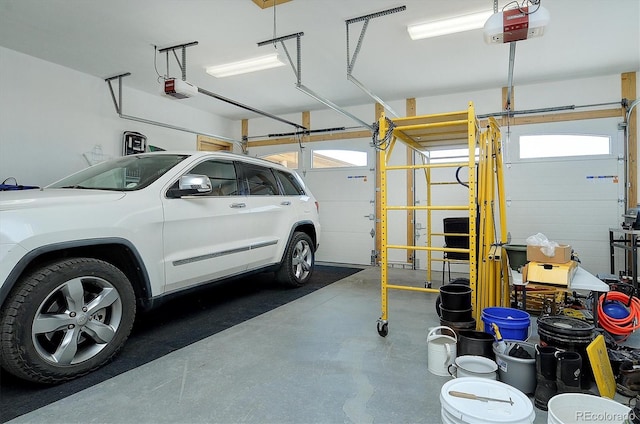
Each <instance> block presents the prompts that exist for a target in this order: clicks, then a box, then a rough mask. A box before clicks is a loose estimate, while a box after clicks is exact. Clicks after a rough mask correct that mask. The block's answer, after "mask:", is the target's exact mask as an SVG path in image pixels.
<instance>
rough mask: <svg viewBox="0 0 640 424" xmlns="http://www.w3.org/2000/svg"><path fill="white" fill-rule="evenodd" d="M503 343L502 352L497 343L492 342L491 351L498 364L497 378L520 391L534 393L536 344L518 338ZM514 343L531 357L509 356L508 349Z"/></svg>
mask: <svg viewBox="0 0 640 424" xmlns="http://www.w3.org/2000/svg"><path fill="white" fill-rule="evenodd" d="M505 343H506V345H507V349H506V351H505V352H504V353H501V352H500V351H499V350H498V345H497V343H494V344H493V353H494V354H495V355H496V363H497V364H498V378H499V379H500V381H502V382H503V383H507V384H508V385H510V386H512V387H515V388H516V389H518V390H520V391H521V392H522V393H527V394H530V393H534V392H535V391H536V346H535V345H534V344H531V343H527V342H523V341H520V340H505ZM516 343H517V344H519V345H520V346H522V348H523V349H524V350H526V351H527V353H528V354H529V355H531V359H528V358H516V357H513V356H509V354H508V353H509V351H510V350H511V348H512V347H513V346H514V345H515V344H516Z"/></svg>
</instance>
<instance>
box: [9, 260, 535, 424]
mask: <svg viewBox="0 0 640 424" xmlns="http://www.w3.org/2000/svg"><path fill="white" fill-rule="evenodd" d="M389 275H390V280H389V283H390V284H400V285H416V286H420V287H421V286H423V284H424V280H425V276H424V273H423V272H417V271H411V270H403V269H390V270H389ZM436 296H437V295H436V294H426V293H420V292H410V291H400V290H392V291H390V294H389V303H388V305H389V335H388V336H387V337H386V338H383V337H380V336H379V335H378V332H377V330H376V321H377V319H378V318H379V317H380V314H381V309H380V308H381V306H380V268H375V267H371V268H366V269H365V270H363V271H361V272H359V273H357V274H354V275H352V276H350V277H347V278H345V279H343V280H341V281H339V282H336V283H334V284H331V285H329V286H327V287H325V288H323V289H321V290H318V291H316V292H314V293H312V294H310V295H308V296H305V297H303V298H300V299H298V300H296V301H293V302H291V303H289V304H286V305H284V306H282V307H279V308H277V309H274V310H271V311H269V312H267V313H265V314H263V315H261V316H258V317H256V318H253V319H251V320H249V321H246V322H244V323H242V324H239V325H236V326H234V327H231V328H229V329H227V330H225V331H222V332H220V333H218V334H215V335H213V336H211V337H209V338H207V339H204V340H202V341H200V342H197V343H195V344H193V345H190V346H188V347H186V348H183V349H181V350H178V351H176V352H173V353H171V354H169V355H166V356H164V357H162V358H160V359H157V360H155V361H153V362H150V363H148V364H146V365H144V366H141V367H139V368H137V369H134V370H131V371H129V372H126V373H124V374H121V375H119V376H117V377H114V378H111V379H110V380H107V381H104V382H103V383H100V384H98V385H96V386H93V387H91V388H88V389H86V390H84V391H81V392H79V393H76V394H74V395H72V396H70V397H67V398H65V399H62V400H60V401H58V402H55V403H53V404H50V405H48V406H46V407H44V408H41V409H39V410H36V411H33V412H31V413H28V414H26V415H23V416H21V417H18V418H16V419H14V420H13V421H10V422H11V423H45V422H46V423H94V422H95V423H261V424H262V423H429V424H431V423H439V422H441V404H440V400H439V396H440V391H441V388H442V385H443V384H444V383H446V382H447V381H450V380H451V379H450V378H448V377H439V376H435V375H433V374H431V373H429V371H428V370H427V366H428V363H427V343H426V335H427V333H428V329H429V328H430V327H434V326H437V325H439V318H438V316H437V314H436V312H435V308H434V304H435V299H436ZM534 411H535V414H536V418H535V421H534V422H535V423H537V424H539V423H546V422H547V413H546V412H543V411H540V410H538V409H535V408H534Z"/></svg>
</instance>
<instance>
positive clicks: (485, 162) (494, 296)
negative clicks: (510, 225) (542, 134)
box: [374, 102, 509, 337]
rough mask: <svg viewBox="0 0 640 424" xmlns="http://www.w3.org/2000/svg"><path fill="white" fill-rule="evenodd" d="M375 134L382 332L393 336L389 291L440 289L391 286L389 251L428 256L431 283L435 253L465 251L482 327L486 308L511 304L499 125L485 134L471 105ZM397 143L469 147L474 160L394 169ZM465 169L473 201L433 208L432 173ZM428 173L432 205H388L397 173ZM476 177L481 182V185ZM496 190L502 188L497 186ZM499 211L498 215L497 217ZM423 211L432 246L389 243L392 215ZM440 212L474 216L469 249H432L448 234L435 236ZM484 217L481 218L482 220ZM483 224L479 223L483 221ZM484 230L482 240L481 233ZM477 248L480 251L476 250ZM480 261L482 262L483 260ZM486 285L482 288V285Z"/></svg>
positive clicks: (395, 123) (386, 122) (383, 127)
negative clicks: (434, 215)
mask: <svg viewBox="0 0 640 424" xmlns="http://www.w3.org/2000/svg"><path fill="white" fill-rule="evenodd" d="M376 130H377V135H374V140H376V145H377V148H378V154H379V164H380V204H381V207H380V213H381V216H380V234H379V237H380V245H381V251H380V266H381V307H382V315H381V316H380V318H379V319H378V323H377V328H378V333H379V334H380V335H381V336H382V337H385V336H386V335H387V334H388V331H389V329H388V291H389V289H397V290H409V291H417V292H427V293H439V290H438V289H433V288H430V287H427V285H426V284H425V287H424V288H422V287H414V286H404V285H394V284H389V282H388V267H389V263H388V256H389V255H388V253H389V250H390V249H405V250H407V251H409V250H413V251H426V252H427V263H428V269H427V273H428V277H427V280H428V281H431V263H432V262H433V261H436V259H433V258H432V252H460V253H467V254H468V255H469V261H468V262H469V285H470V287H471V290H472V307H473V310H474V314H475V317H476V322H477V323H480V319H479V318H480V312H481V310H482V309H483V308H485V307H487V306H498V305H506V304H507V302H508V301H509V292H508V288H509V285H508V284H509V283H508V278H505V279H503V278H502V275H508V274H506V272H507V271H508V269H507V265H506V258H503V255H501V252H500V246H501V244H502V240H506V215H505V206H504V179H503V176H502V153H501V144H500V143H501V140H500V137H501V136H500V129H499V126H498V125H497V123H496V121H495V120H494V119H492V118H489V124H488V125H487V130H486V131H484V132H481V131H480V125H479V121H478V119H477V118H476V115H475V109H474V106H473V102H469V105H468V108H467V110H464V111H459V112H449V113H439V114H433V115H422V116H412V117H405V118H396V119H389V118H386V117H385V116H384V113H383V114H382V115H381V116H380V119H379V121H378V125H377V129H376ZM397 140H400V141H401V142H403V143H404V144H406V145H407V146H408V147H410V148H411V149H414V150H416V151H419V152H424V151H426V150H429V149H430V148H433V147H436V146H443V145H460V144H462V143H465V142H466V144H467V146H468V149H469V157H468V160H467V161H466V162H458V163H438V164H432V163H423V164H418V165H400V166H397V165H394V166H391V165H389V160H390V157H391V155H392V153H393V149H394V146H395V145H396V142H397ZM476 147H479V151H480V158H479V160H478V163H476V159H475V151H476ZM459 167H466V168H467V169H468V171H469V172H468V174H469V182H468V188H469V190H468V202H467V204H464V205H447V206H441V205H433V204H432V202H431V185H432V184H438V183H432V181H431V169H434V168H459ZM411 169H423V170H424V172H425V178H426V182H427V204H426V205H425V206H415V205H403V206H394V205H389V204H388V198H387V173H388V172H390V171H397V170H411ZM476 174H477V175H478V181H477V183H476ZM496 185H497V187H496ZM496 195H498V197H499V200H500V202H499V205H496V204H495V196H496ZM496 206H498V207H499V214H498V215H497V216H496V215H495V209H496ZM397 210H406V211H409V210H413V211H417V210H424V211H426V214H427V232H428V234H427V239H426V240H427V242H426V245H425V246H415V245H395V244H388V219H389V211H397ZM435 210H445V211H466V212H467V213H468V216H469V234H468V236H469V248H467V249H459V248H447V247H436V246H432V245H431V244H432V242H431V239H432V236H434V235H444V234H435V233H433V234H432V233H431V228H432V226H431V218H432V216H431V213H432V211H435ZM478 216H479V219H478V218H477V217H478ZM496 217H498V218H499V220H500V223H499V228H500V230H501V231H500V237H499V240H500V241H498V240H497V239H498V237H497V236H496V234H495V229H496V225H495V219H496ZM478 221H479V222H478ZM478 228H479V229H480V233H479V236H478V231H477V229H478ZM476 246H477V249H476ZM478 256H479V258H478ZM479 281H480V282H481V284H478V282H479Z"/></svg>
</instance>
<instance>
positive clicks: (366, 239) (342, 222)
mask: <svg viewBox="0 0 640 424" xmlns="http://www.w3.org/2000/svg"><path fill="white" fill-rule="evenodd" d="M369 141H370V140H368V139H357V140H340V141H339V142H319V143H313V144H308V145H307V146H306V148H305V149H304V152H305V157H304V161H305V163H306V164H307V166H306V170H298V173H299V174H300V175H301V176H302V178H303V179H304V181H305V183H306V184H307V186H308V187H309V188H310V190H311V192H312V193H313V195H314V196H315V197H316V200H317V201H318V203H319V204H320V224H321V226H322V233H321V236H320V248H319V249H318V252H317V253H316V260H317V261H322V262H341V263H349V264H359V265H369V264H371V255H372V251H374V250H375V227H376V221H375V219H376V217H375V171H374V169H375V154H374V149H373V148H372V147H371V146H369ZM324 149H340V150H353V151H360V152H366V160H367V162H366V166H347V167H325V168H317V167H316V168H313V167H312V166H311V164H312V163H313V155H314V152H315V153H316V154H318V152H319V151H320V150H324Z"/></svg>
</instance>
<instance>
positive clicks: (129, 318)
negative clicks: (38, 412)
mask: <svg viewBox="0 0 640 424" xmlns="http://www.w3.org/2000/svg"><path fill="white" fill-rule="evenodd" d="M135 309H136V303H135V295H134V292H133V288H132V287H131V284H130V282H129V280H128V279H127V277H126V276H125V275H124V274H123V273H122V272H121V271H120V270H119V269H118V268H116V267H115V266H113V265H111V264H109V263H107V262H104V261H101V260H98V259H93V258H74V259H66V260H62V261H58V262H54V263H51V264H48V265H45V266H42V267H41V268H39V269H37V270H35V271H33V272H31V273H30V274H28V275H26V276H25V277H23V278H22V279H21V280H20V281H19V282H18V284H17V285H16V287H14V289H13V290H12V292H11V294H10V295H9V298H8V299H7V302H6V303H5V308H4V310H3V311H2V316H1V317H0V318H1V320H2V321H1V326H0V352H1V354H2V355H1V361H2V365H3V367H4V368H5V369H6V370H7V371H9V372H11V373H12V374H15V375H16V376H18V377H21V378H24V379H27V380H31V381H36V382H42V383H57V382H61V381H65V380H70V379H72V378H75V377H78V376H80V375H84V374H87V373H88V372H91V371H93V370H94V369H96V368H98V367H100V366H101V365H103V364H104V363H106V362H107V361H108V360H109V359H111V358H112V357H113V355H115V354H116V353H117V352H118V351H119V350H120V348H121V347H122V346H123V344H124V342H125V341H126V339H127V337H128V336H129V333H130V332H131V328H132V326H133V321H134V318H135Z"/></svg>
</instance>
